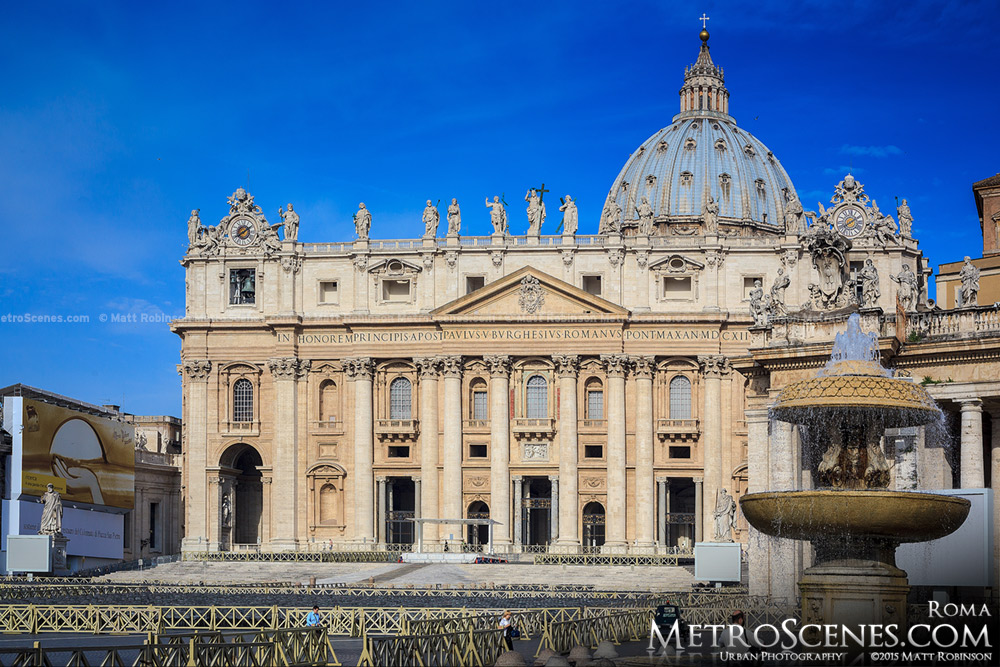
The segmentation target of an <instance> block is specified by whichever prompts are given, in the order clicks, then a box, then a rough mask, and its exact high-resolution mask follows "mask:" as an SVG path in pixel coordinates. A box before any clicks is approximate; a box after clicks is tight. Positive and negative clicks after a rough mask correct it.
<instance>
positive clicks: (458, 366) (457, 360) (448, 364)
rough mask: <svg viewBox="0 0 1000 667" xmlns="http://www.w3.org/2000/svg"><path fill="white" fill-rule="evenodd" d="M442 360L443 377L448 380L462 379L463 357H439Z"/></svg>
mask: <svg viewBox="0 0 1000 667" xmlns="http://www.w3.org/2000/svg"><path fill="white" fill-rule="evenodd" d="M438 358H439V359H440V360H441V375H443V376H445V377H446V378H460V377H462V357H459V356H448V357H438Z"/></svg>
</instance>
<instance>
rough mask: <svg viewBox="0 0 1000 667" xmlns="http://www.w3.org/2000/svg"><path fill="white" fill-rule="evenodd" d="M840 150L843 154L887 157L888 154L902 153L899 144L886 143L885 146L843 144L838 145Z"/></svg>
mask: <svg viewBox="0 0 1000 667" xmlns="http://www.w3.org/2000/svg"><path fill="white" fill-rule="evenodd" d="M840 152H841V153H843V154H844V155H865V156H867V157H889V156H890V155H902V154H903V150H902V149H901V148H900V147H899V146H894V145H892V144H887V145H885V146H854V145H852V144H844V145H843V146H841V147H840Z"/></svg>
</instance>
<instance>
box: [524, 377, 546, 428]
mask: <svg viewBox="0 0 1000 667" xmlns="http://www.w3.org/2000/svg"><path fill="white" fill-rule="evenodd" d="M527 398H528V401H527V408H528V409H527V413H528V414H527V415H526V417H527V418H528V419H545V418H546V417H548V416H549V383H548V382H546V381H545V378H544V377H542V376H541V375H532V376H531V377H530V378H528V396H527Z"/></svg>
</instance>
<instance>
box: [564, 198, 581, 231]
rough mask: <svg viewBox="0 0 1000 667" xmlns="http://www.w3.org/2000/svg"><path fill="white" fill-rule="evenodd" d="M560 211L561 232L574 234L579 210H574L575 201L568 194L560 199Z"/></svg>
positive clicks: (578, 220) (578, 221) (577, 223)
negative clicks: (561, 217) (561, 215)
mask: <svg viewBox="0 0 1000 667" xmlns="http://www.w3.org/2000/svg"><path fill="white" fill-rule="evenodd" d="M559 210H560V211H562V214H563V219H562V228H563V234H576V228H577V227H578V226H579V224H580V217H579V215H580V212H579V211H577V210H576V202H575V201H573V198H572V197H570V196H569V195H566V198H565V199H564V200H563V201H562V206H560V207H559Z"/></svg>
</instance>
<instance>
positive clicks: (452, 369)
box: [441, 357, 462, 549]
mask: <svg viewBox="0 0 1000 667" xmlns="http://www.w3.org/2000/svg"><path fill="white" fill-rule="evenodd" d="M441 374H442V375H444V443H443V447H442V451H443V459H444V461H443V463H444V475H443V478H442V485H443V487H442V488H443V489H444V493H443V494H442V496H443V498H442V500H443V502H442V505H443V507H442V510H443V511H442V514H443V515H444V516H443V517H442V518H444V519H461V518H462V357H443V358H442V359H441ZM441 534H442V535H451V536H452V539H451V542H452V545H451V546H452V548H453V549H455V548H456V547H457V545H459V544H461V542H462V525H461V524H447V525H446V526H444V527H443V528H442V530H441Z"/></svg>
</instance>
